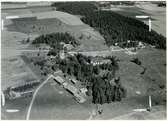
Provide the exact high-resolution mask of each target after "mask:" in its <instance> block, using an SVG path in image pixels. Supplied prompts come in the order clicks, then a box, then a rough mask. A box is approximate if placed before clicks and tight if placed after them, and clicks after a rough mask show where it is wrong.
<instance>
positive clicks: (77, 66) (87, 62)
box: [54, 54, 126, 104]
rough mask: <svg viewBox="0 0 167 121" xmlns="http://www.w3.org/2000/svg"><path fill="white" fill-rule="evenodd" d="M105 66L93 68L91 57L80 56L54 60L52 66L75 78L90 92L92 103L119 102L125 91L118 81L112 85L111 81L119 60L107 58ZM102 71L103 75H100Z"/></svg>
mask: <svg viewBox="0 0 167 121" xmlns="http://www.w3.org/2000/svg"><path fill="white" fill-rule="evenodd" d="M104 59H109V60H110V62H109V63H106V64H101V65H96V66H93V64H91V57H89V56H88V57H87V56H84V55H82V54H76V55H75V56H69V57H67V59H63V60H61V59H56V64H55V65H54V66H56V67H57V65H58V67H59V69H61V70H62V71H63V73H65V74H68V75H71V76H75V77H76V79H77V80H79V81H81V82H82V83H83V84H84V85H85V86H86V87H87V89H90V90H91V91H92V96H93V103H96V104H97V103H99V104H103V103H110V102H111V101H121V99H122V98H123V97H125V96H126V90H125V88H124V87H123V86H122V85H121V83H120V80H117V82H115V83H114V84H113V83H111V80H112V79H114V78H115V72H116V71H117V70H118V69H119V64H118V62H119V59H117V57H115V56H112V57H110V56H108V57H105V58H104ZM102 71H105V73H103V74H101V72H102Z"/></svg>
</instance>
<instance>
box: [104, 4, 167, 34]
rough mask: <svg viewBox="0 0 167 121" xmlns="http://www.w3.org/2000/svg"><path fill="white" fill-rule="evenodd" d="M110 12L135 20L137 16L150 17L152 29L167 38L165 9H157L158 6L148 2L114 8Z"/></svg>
mask: <svg viewBox="0 0 167 121" xmlns="http://www.w3.org/2000/svg"><path fill="white" fill-rule="evenodd" d="M107 10H108V9H107ZM110 10H112V11H114V12H116V13H119V14H121V15H124V16H128V17H132V18H135V16H136V15H147V16H150V17H151V19H152V29H153V30H155V31H156V32H157V33H159V34H162V35H163V36H165V37H166V28H165V25H166V20H165V18H166V10H165V8H161V7H157V6H156V4H151V3H149V2H148V3H138V4H136V5H134V6H120V5H118V6H112V7H111V9H110ZM141 21H144V22H145V23H146V24H148V21H146V20H141Z"/></svg>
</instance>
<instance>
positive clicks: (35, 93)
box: [26, 75, 53, 120]
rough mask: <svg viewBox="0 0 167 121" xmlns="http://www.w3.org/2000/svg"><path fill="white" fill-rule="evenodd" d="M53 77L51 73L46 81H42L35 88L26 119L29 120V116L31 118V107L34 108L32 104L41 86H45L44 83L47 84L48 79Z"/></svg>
mask: <svg viewBox="0 0 167 121" xmlns="http://www.w3.org/2000/svg"><path fill="white" fill-rule="evenodd" d="M52 77H53V75H50V76H49V77H48V78H47V79H46V80H45V81H44V82H42V84H41V85H40V86H39V87H38V88H37V89H36V90H35V92H34V94H33V97H32V100H31V102H30V105H29V108H28V111H27V115H26V120H29V118H30V112H31V108H32V105H33V103H34V100H35V97H36V95H37V93H38V91H39V90H40V88H41V87H43V86H44V84H46V83H47V81H48V80H49V79H50V78H52Z"/></svg>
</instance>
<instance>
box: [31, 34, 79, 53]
mask: <svg viewBox="0 0 167 121" xmlns="http://www.w3.org/2000/svg"><path fill="white" fill-rule="evenodd" d="M61 42H64V43H65V44H71V45H73V46H74V47H75V46H77V45H79V42H78V41H77V40H76V39H75V38H74V37H73V36H71V35H70V34H69V33H67V32H66V33H51V34H46V35H41V36H39V37H37V38H35V39H34V40H33V41H32V44H33V45H37V44H47V45H49V46H50V47H51V48H52V49H51V50H50V51H49V53H48V55H54V56H56V55H57V53H58V52H59V51H60V50H62V49H63V45H61Z"/></svg>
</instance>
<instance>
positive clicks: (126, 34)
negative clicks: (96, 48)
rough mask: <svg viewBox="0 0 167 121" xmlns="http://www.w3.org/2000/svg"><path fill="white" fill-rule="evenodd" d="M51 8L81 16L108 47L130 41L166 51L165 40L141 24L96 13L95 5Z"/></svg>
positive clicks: (101, 12)
mask: <svg viewBox="0 0 167 121" xmlns="http://www.w3.org/2000/svg"><path fill="white" fill-rule="evenodd" d="M52 6H55V7H56V8H57V10H60V11H64V12H69V13H71V14H75V15H82V16H83V17H82V18H81V20H82V21H83V22H84V23H86V24H89V25H90V26H91V27H93V28H95V29H96V30H98V31H99V32H100V33H101V35H102V36H103V37H104V39H105V42H106V44H107V45H108V46H111V45H114V43H117V42H126V41H127V40H132V41H142V42H145V43H148V44H151V45H155V46H156V47H157V48H161V49H166V44H165V43H166V41H165V40H166V38H165V37H164V36H162V35H160V34H158V33H156V32H155V31H153V30H152V31H151V32H149V31H148V26H147V25H146V24H144V23H143V22H141V21H139V20H136V19H133V18H129V17H125V16H122V15H120V14H117V13H115V12H111V11H98V8H97V7H96V3H87V2H84V3H81V2H75V3H74V2H73V3H72V2H71V3H69V2H66V3H58V4H53V5H52ZM74 6H75V7H74ZM90 8H91V9H90ZM83 11H84V12H83Z"/></svg>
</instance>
